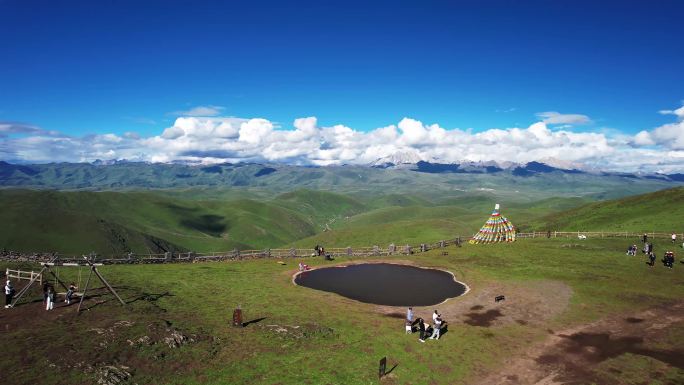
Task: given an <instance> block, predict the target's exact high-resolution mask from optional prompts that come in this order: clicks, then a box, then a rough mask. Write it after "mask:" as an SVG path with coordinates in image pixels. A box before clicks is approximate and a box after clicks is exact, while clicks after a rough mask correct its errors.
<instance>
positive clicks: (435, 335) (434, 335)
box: [430, 314, 442, 340]
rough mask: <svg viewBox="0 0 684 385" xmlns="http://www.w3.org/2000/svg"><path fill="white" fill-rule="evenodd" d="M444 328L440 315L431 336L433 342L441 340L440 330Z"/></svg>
mask: <svg viewBox="0 0 684 385" xmlns="http://www.w3.org/2000/svg"><path fill="white" fill-rule="evenodd" d="M441 328H442V315H441V314H438V315H437V318H436V319H435V323H434V325H433V326H432V335H431V336H430V339H431V340H435V339H437V340H438V339H439V332H440V329H441Z"/></svg>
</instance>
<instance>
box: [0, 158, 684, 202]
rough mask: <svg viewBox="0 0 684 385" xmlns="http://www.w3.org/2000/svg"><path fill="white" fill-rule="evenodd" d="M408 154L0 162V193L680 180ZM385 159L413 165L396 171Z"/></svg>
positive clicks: (622, 188)
mask: <svg viewBox="0 0 684 385" xmlns="http://www.w3.org/2000/svg"><path fill="white" fill-rule="evenodd" d="M413 155H415V154H413ZM413 155H412V154H404V155H403V156H397V157H394V158H386V159H384V158H383V159H380V160H379V162H375V163H374V164H371V165H365V166H358V165H343V166H296V165H288V164H277V163H269V164H259V163H236V164H231V163H219V164H212V165H204V164H185V163H178V162H175V163H142V162H128V161H116V162H96V163H95V164H91V163H48V164H25V165H17V164H10V163H7V162H3V161H0V187H2V188H10V187H21V188H37V189H57V190H109V191H117V190H140V189H143V190H145V189H179V188H215V187H219V188H246V189H255V188H256V189H259V190H261V191H265V192H266V193H269V192H272V193H277V192H287V191H292V190H296V189H300V188H308V189H314V190H331V191H333V190H334V191H341V192H358V191H370V192H374V191H382V192H387V191H392V192H394V193H396V192H404V193H413V192H420V193H421V194H424V193H425V194H434V195H439V194H444V193H449V194H451V193H453V192H454V191H461V192H467V191H492V192H493V193H494V194H503V195H505V194H509V193H517V194H529V195H530V196H535V195H539V196H548V195H549V194H556V195H558V194H560V195H565V196H568V195H569V196H587V195H596V196H600V199H608V198H615V197H620V196H626V195H630V194H638V193H644V192H649V191H655V190H659V189H664V188H670V187H675V186H677V185H679V184H681V183H683V182H684V174H671V175H665V174H630V173H614V172H600V171H593V170H592V171H585V170H579V169H564V168H559V167H554V166H551V165H548V164H545V163H542V162H529V163H526V164H515V163H510V162H506V163H497V162H493V161H490V162H461V163H437V162H429V161H425V160H419V159H418V158H416V157H414V156H413ZM392 160H393V161H397V162H413V161H416V162H415V163H401V164H399V165H397V164H395V163H392V162H391V161H392ZM426 187H429V190H426Z"/></svg>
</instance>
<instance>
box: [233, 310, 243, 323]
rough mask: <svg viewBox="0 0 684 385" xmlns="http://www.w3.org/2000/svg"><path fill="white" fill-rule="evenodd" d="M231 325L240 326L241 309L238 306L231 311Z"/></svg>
mask: <svg viewBox="0 0 684 385" xmlns="http://www.w3.org/2000/svg"><path fill="white" fill-rule="evenodd" d="M233 326H235V327H239V328H241V327H242V309H240V308H239V307H238V308H237V309H235V311H233Z"/></svg>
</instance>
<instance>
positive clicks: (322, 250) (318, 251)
mask: <svg viewBox="0 0 684 385" xmlns="http://www.w3.org/2000/svg"><path fill="white" fill-rule="evenodd" d="M314 252H315V255H316V256H319V257H325V259H326V260H327V261H332V260H333V257H332V255H331V254H330V253H328V254H326V252H325V248H324V247H323V246H320V245H316V247H314Z"/></svg>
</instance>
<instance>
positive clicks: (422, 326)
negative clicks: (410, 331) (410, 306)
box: [418, 318, 426, 342]
mask: <svg viewBox="0 0 684 385" xmlns="http://www.w3.org/2000/svg"><path fill="white" fill-rule="evenodd" d="M418 331H419V332H420V335H419V336H418V341H420V342H425V337H426V335H425V322H423V319H422V318H418Z"/></svg>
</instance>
